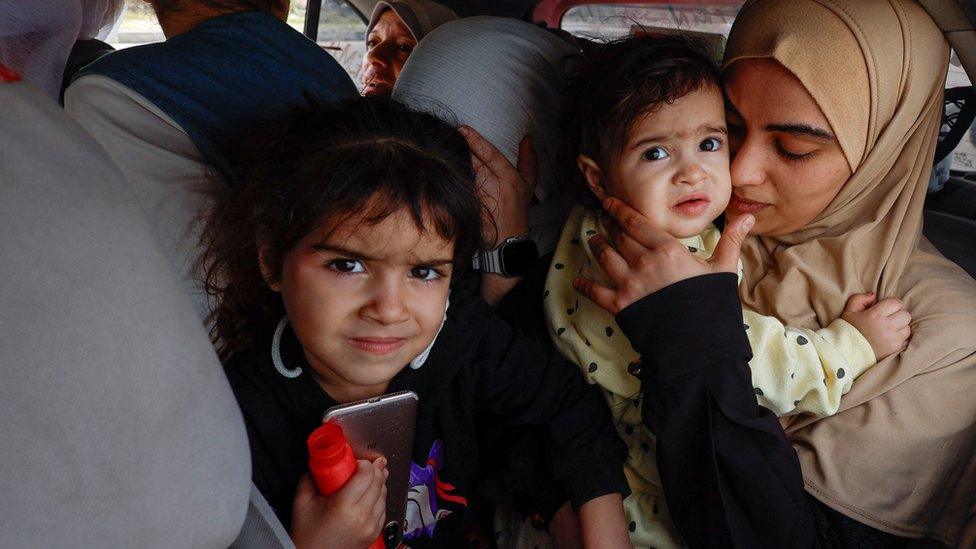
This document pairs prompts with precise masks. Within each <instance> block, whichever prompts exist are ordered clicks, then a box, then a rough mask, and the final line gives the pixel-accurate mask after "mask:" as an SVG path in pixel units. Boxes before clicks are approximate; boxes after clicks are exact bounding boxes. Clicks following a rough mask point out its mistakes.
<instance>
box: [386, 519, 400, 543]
mask: <svg viewBox="0 0 976 549" xmlns="http://www.w3.org/2000/svg"><path fill="white" fill-rule="evenodd" d="M402 540H403V526H402V525H401V524H400V523H399V522H396V521H394V522H390V523H387V525H386V528H384V529H383V541H384V542H385V543H386V546H387V547H397V546H399V545H400V542H401V541H402Z"/></svg>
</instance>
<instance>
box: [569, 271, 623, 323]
mask: <svg viewBox="0 0 976 549" xmlns="http://www.w3.org/2000/svg"><path fill="white" fill-rule="evenodd" d="M573 289H575V290H576V291H577V292H579V293H580V294H582V295H583V296H584V297H586V298H587V299H589V300H590V301H592V302H593V303H596V304H597V306H598V307H600V308H602V309H604V310H606V311H609V312H610V314H614V315H615V314H617V313H619V312H620V308H619V307H617V305H616V301H617V299H616V298H617V292H616V290H613V289H611V288H607V287H606V286H604V285H602V284H598V283H596V282H593V281H592V280H589V279H586V278H576V279H573Z"/></svg>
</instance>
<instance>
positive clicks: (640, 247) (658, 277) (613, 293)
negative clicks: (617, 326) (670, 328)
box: [573, 198, 755, 315]
mask: <svg viewBox="0 0 976 549" xmlns="http://www.w3.org/2000/svg"><path fill="white" fill-rule="evenodd" d="M603 207H604V210H605V211H606V212H607V214H608V215H609V216H610V217H611V220H612V221H611V224H610V227H608V232H609V233H610V239H611V240H610V241H608V240H606V239H605V238H603V237H601V236H599V235H596V236H593V237H592V238H590V241H589V244H590V249H591V250H592V251H593V255H594V257H596V259H597V261H598V262H599V263H600V266H601V267H603V270H604V271H605V272H606V273H607V276H608V277H609V278H610V280H611V282H612V283H613V286H612V287H610V286H604V285H602V284H598V283H596V282H593V281H591V280H586V279H582V278H577V279H576V280H574V281H573V287H574V288H575V289H576V290H577V291H578V292H580V293H581V294H583V295H584V296H586V297H588V298H589V299H590V300H592V301H593V302H594V303H596V304H597V305H599V306H600V307H602V308H604V309H606V310H607V311H609V312H610V313H611V314H614V315H615V314H617V313H619V312H620V311H622V310H623V309H625V308H627V307H628V306H630V305H631V304H633V303H635V302H637V301H639V300H641V299H643V298H644V297H646V296H648V295H650V294H652V293H654V292H656V291H658V290H661V289H663V288H665V287H667V286H670V285H671V284H674V283H676V282H680V281H682V280H686V279H689V278H693V277H696V276H701V275H705V274H711V273H719V272H729V273H735V272H737V270H738V263H739V251H740V249H741V247H742V243H743V242H744V241H745V238H746V236H747V235H748V234H749V229H751V228H752V225H753V223H754V222H755V219H754V218H753V217H752V216H751V215H747V216H742V217H740V218H738V219H736V220H735V221H733V222H731V223H730V224H729V225H728V226H727V227H726V231H725V233H724V234H723V235H722V238H721V239H720V240H719V243H718V245H717V246H716V248H715V253H714V254H713V255H712V257H711V259H709V260H707V261H706V260H703V259H701V258H699V257H697V256H695V255H694V254H692V253H691V252H689V251H688V249H687V248H686V247H685V246H684V245H682V244H681V242H679V241H678V240H677V239H676V238H675V237H673V236H671V235H670V234H668V233H667V232H665V231H664V230H662V229H658V228H657V227H654V226H652V225H651V224H650V223H649V222H648V220H647V219H646V218H645V217H644V216H642V215H641V214H640V213H638V212H637V211H636V210H634V209H633V208H631V207H630V206H628V205H626V204H624V203H623V202H622V201H620V200H617V199H616V198H608V199H607V200H605V201H604V202H603Z"/></svg>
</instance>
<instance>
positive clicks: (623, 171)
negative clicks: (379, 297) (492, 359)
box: [544, 36, 910, 547]
mask: <svg viewBox="0 0 976 549" xmlns="http://www.w3.org/2000/svg"><path fill="white" fill-rule="evenodd" d="M565 113H566V115H565V116H564V120H563V129H564V132H565V134H564V135H565V137H566V139H567V143H568V147H567V149H568V151H569V152H570V153H571V155H572V156H574V157H575V159H576V163H577V165H578V167H579V171H580V174H581V176H582V177H577V178H575V181H576V185H575V190H576V191H578V195H579V198H580V201H581V202H582V204H583V205H582V206H578V207H577V208H576V209H575V210H574V211H573V213H572V214H571V215H570V217H569V219H568V221H567V223H566V225H565V227H564V229H563V232H562V236H561V238H560V242H559V245H558V247H557V249H556V252H555V255H554V258H553V260H552V263H551V266H550V268H549V273H548V276H547V279H546V285H545V293H544V296H545V297H544V309H545V312H546V318H547V322H548V327H549V331H550V335H551V337H552V339H553V341H554V342H555V344H556V346H557V347H558V348H559V349H560V351H561V352H562V353H563V354H564V355H565V356H567V357H569V358H570V359H572V360H574V361H575V362H576V363H577V364H578V365H579V366H580V368H581V369H582V371H583V373H584V376H585V377H586V378H587V380H588V381H589V382H590V383H594V384H597V385H599V386H600V387H601V388H602V389H603V393H604V396H605V397H606V400H607V402H608V404H609V405H610V409H611V411H612V414H613V417H614V421H615V423H616V425H617V430H618V432H619V434H620V436H621V437H622V438H623V439H624V441H625V442H626V443H627V446H628V449H629V453H628V460H627V464H626V466H625V473H626V475H627V478H628V481H629V482H630V487H631V490H632V495H631V496H630V497H628V498H627V499H626V500H625V501H624V507H625V510H626V512H627V515H628V519H627V520H628V522H629V524H630V532H631V540H632V541H633V542H634V545H635V546H637V547H648V546H654V547H679V546H681V539H680V538H679V537H678V534H677V532H676V531H675V529H674V526H673V524H672V522H671V520H670V518H669V516H668V510H667V507H666V505H665V500H664V497H663V491H662V489H661V482H660V479H659V477H658V473H657V467H656V463H655V449H654V445H655V440H654V436H653V434H652V433H650V432H649V431H648V430H647V429H646V428H645V427H644V426H643V424H642V422H641V396H642V395H641V387H640V382H639V380H638V378H637V377H636V376H635V375H634V373H635V372H636V371H637V370H638V368H639V363H640V356H639V355H638V354H637V353H636V352H635V351H634V350H633V348H632V347H631V345H630V342H629V341H627V339H626V338H625V337H624V336H623V334H622V333H621V331H620V329H619V328H618V327H617V324H616V323H615V321H614V318H613V316H612V315H611V314H610V313H608V312H606V311H604V310H603V309H602V308H600V307H599V306H597V305H596V304H594V303H592V302H590V301H589V300H588V299H586V298H583V297H581V296H580V295H579V294H578V293H576V292H575V291H574V290H573V287H572V282H573V279H574V278H575V277H583V278H587V279H590V280H593V281H595V282H598V283H601V284H605V285H610V281H609V278H608V277H607V275H606V273H604V272H603V271H602V269H601V268H600V266H599V264H598V262H597V261H596V259H595V258H594V256H593V253H592V251H591V250H590V248H589V244H588V240H589V238H590V237H591V236H593V235H595V234H602V235H606V231H605V229H604V227H603V225H602V224H601V211H600V209H599V204H600V202H601V201H602V200H603V199H605V198H606V197H608V196H613V197H616V198H618V199H620V200H622V201H624V202H626V203H627V204H628V205H630V206H631V207H632V208H634V209H636V210H638V211H639V212H640V213H641V214H642V215H643V216H644V217H646V218H647V220H648V221H649V222H650V223H651V224H653V225H654V226H656V227H658V228H661V229H663V230H665V231H667V232H668V233H669V234H671V235H672V236H674V237H676V238H678V239H680V240H681V242H682V243H683V244H684V245H685V246H687V247H688V251H689V253H693V254H695V255H698V256H700V257H702V258H708V257H710V256H711V254H712V252H713V251H714V249H715V245H716V243H717V242H718V239H719V236H720V234H719V230H718V229H717V228H716V227H715V226H714V225H713V224H712V222H713V220H715V219H716V218H717V217H719V216H720V215H722V212H723V211H724V210H725V209H726V206H727V205H728V203H729V199H730V195H731V192H732V184H731V178H730V174H729V151H728V131H727V129H726V122H725V106H724V101H723V96H722V91H721V88H720V85H719V78H718V74H717V72H716V69H715V68H714V66H713V65H712V63H711V62H710V61H709V59H708V58H707V57H706V56H705V55H703V54H702V53H700V51H699V50H698V48H696V47H695V46H694V45H693V44H692V43H690V42H689V41H687V40H686V39H683V38H680V37H660V36H658V37H649V36H633V37H628V38H624V39H622V40H619V41H616V42H612V43H609V44H605V45H602V46H600V47H599V48H597V49H596V51H594V52H593V53H592V54H590V55H588V56H587V58H586V59H585V60H584V61H583V62H582V63H581V65H580V67H579V68H578V70H577V73H576V75H574V77H573V79H572V81H571V82H570V83H569V85H568V87H567V91H566V105H565ZM875 301H876V300H875V297H874V295H873V294H858V295H855V296H852V297H851V298H850V300H849V301H848V303H847V307H846V308H845V311H844V313H843V315H842V318H839V319H836V320H834V321H833V322H831V323H830V324H829V325H827V326H825V327H823V328H822V329H819V330H809V329H801V328H793V327H787V326H784V325H783V323H782V322H780V321H779V320H777V319H776V318H772V317H768V316H762V315H759V314H757V313H755V312H753V311H743V317H744V321H745V324H744V326H743V328H744V329H745V330H746V331H747V335H748V336H749V340H750V343H751V344H752V349H753V353H754V357H753V359H752V361H751V362H750V367H751V369H752V379H753V385H754V387H755V392H756V396H757V398H758V400H759V403H760V404H761V405H762V406H765V407H766V408H769V409H770V410H772V411H774V412H775V413H776V414H777V415H780V416H784V415H791V414H799V413H808V414H815V415H818V416H827V415H831V414H834V413H836V412H837V410H838V408H839V406H840V398H841V396H842V395H844V394H845V393H847V392H848V391H849V390H850V388H851V384H852V383H853V382H854V380H856V379H857V377H858V376H859V375H861V374H862V373H864V371H866V370H867V369H868V368H870V367H871V366H873V365H874V364H875V363H876V362H877V361H878V360H880V359H882V358H884V357H885V356H888V355H889V354H892V353H895V352H898V351H899V350H900V349H902V348H903V347H904V345H905V344H906V342H907V340H908V337H909V335H910V330H909V329H908V322H909V320H908V319H910V317H909V316H908V315H907V314H899V315H897V316H892V315H894V314H895V313H898V312H900V311H901V310H902V306H901V303H900V302H899V301H897V300H883V301H880V302H877V303H875Z"/></svg>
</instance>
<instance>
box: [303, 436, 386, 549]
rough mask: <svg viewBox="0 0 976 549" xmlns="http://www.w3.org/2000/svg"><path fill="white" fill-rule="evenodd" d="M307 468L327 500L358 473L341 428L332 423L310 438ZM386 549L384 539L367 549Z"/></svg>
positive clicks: (377, 540)
mask: <svg viewBox="0 0 976 549" xmlns="http://www.w3.org/2000/svg"><path fill="white" fill-rule="evenodd" d="M308 468H309V470H311V471H312V477H313V478H315V486H316V487H317V488H318V489H319V493H321V494H322V495H325V496H330V495H332V494H334V493H336V492H337V491H338V490H339V488H342V486H343V485H345V484H346V481H348V480H349V477H351V476H352V474H353V473H355V472H356V456H354V455H353V453H352V447H351V446H349V442H347V441H346V434H345V433H343V432H342V427H339V425H338V424H336V423H332V422H331V421H329V422H326V423H323V424H322V425H321V426H320V427H319V428H318V429H316V430H314V431H312V434H310V435H308ZM385 547H386V544H385V543H384V542H383V537H382V535H381V536H380V537H379V538H377V539H376V540H375V541H373V543H372V544H371V545H370V546H369V547H368V548H367V549H384V548H385Z"/></svg>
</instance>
